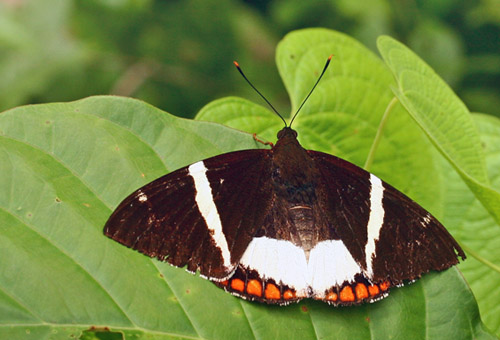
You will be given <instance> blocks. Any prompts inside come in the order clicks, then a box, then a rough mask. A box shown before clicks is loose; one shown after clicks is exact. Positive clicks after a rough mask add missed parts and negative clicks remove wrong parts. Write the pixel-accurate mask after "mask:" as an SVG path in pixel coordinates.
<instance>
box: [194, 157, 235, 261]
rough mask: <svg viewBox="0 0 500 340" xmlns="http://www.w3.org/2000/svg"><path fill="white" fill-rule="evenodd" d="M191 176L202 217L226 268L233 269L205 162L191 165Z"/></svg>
mask: <svg viewBox="0 0 500 340" xmlns="http://www.w3.org/2000/svg"><path fill="white" fill-rule="evenodd" d="M188 171H189V175H191V177H193V180H194V186H195V189H196V196H195V201H196V204H197V205H198V210H199V211H200V214H201V216H203V218H204V219H205V223H206V224H207V227H208V229H209V230H210V231H212V232H213V234H212V239H213V240H214V242H215V245H216V246H217V247H218V248H219V249H220V251H221V253H222V259H223V260H224V267H226V268H230V267H231V254H230V252H229V248H228V246H227V240H226V236H225V235H224V233H223V231H222V223H221V220H220V216H219V212H218V211H217V207H216V206H215V202H214V198H213V195H212V188H211V187H210V182H209V181H208V178H207V168H205V165H204V164H203V161H200V162H197V163H194V164H191V165H190V166H189V167H188Z"/></svg>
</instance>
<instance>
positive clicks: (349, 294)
mask: <svg viewBox="0 0 500 340" xmlns="http://www.w3.org/2000/svg"><path fill="white" fill-rule="evenodd" d="M355 299H356V298H355V297H354V292H353V291H352V288H351V286H345V287H344V288H342V290H341V291H340V301H354V300H355Z"/></svg>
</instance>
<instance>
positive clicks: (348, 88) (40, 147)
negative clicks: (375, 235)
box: [0, 30, 491, 339]
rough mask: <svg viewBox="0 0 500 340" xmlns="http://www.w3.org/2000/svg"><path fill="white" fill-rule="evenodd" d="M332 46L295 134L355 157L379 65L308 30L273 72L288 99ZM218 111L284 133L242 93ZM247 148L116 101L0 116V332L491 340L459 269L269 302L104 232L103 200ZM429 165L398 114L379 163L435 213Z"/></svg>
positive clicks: (374, 100) (413, 130) (229, 135)
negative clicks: (348, 292)
mask: <svg viewBox="0 0 500 340" xmlns="http://www.w3.org/2000/svg"><path fill="white" fill-rule="evenodd" d="M300 46H302V48H300ZM318 48H319V49H320V51H319V52H315V51H317V49H318ZM323 50H324V51H327V53H325V55H324V56H323ZM320 52H321V53H320ZM332 53H333V54H335V55H336V57H335V58H336V59H335V61H336V63H335V64H334V66H335V67H334V68H332V70H333V74H332V72H331V71H329V73H328V74H327V75H326V78H325V81H324V82H322V83H321V85H320V87H319V88H318V91H317V92H316V93H315V94H314V95H313V97H311V101H310V102H309V103H308V104H307V105H306V107H305V108H304V109H305V111H304V112H303V113H302V114H301V115H302V116H299V118H298V119H297V122H296V123H294V124H296V125H295V126H294V127H295V128H297V130H298V131H299V134H300V137H301V141H302V143H303V144H304V146H306V147H308V148H314V149H318V150H323V151H327V152H331V153H335V154H337V155H340V156H342V157H344V158H347V159H349V160H351V161H353V162H355V163H357V164H360V165H362V164H363V163H364V161H365V159H366V157H367V154H368V150H369V149H370V145H371V142H372V140H373V138H374V136H375V134H376V132H377V130H378V122H379V120H380V118H381V116H382V114H383V112H384V110H385V107H386V106H387V105H388V103H389V102H390V101H391V99H392V96H391V92H390V89H389V86H390V84H391V81H392V79H391V75H390V73H389V72H388V71H387V70H386V69H385V67H384V66H383V64H382V63H381V62H380V60H378V59H377V58H376V57H375V56H374V55H372V54H371V53H370V52H368V51H367V50H366V49H365V48H364V47H363V46H361V45H360V44H358V43H357V42H355V41H353V40H352V39H350V38H348V37H346V36H344V35H342V34H339V33H335V32H331V31H326V30H309V31H300V32H296V33H293V34H290V35H288V36H287V37H286V38H285V39H284V41H283V42H282V43H281V44H280V46H279V49H278V55H277V61H278V66H279V69H280V72H281V73H282V74H284V72H292V73H293V74H294V76H293V77H290V78H287V77H285V83H286V86H287V88H288V89H294V91H293V92H292V91H291V93H292V95H291V97H292V98H294V99H292V102H293V103H295V104H294V105H295V106H296V105H297V104H296V103H298V102H300V98H299V97H301V96H302V95H303V94H304V93H306V92H307V89H308V88H310V87H311V86H312V83H314V76H312V77H308V76H307V75H308V74H314V73H315V72H318V71H320V70H321V68H322V66H323V63H324V61H325V60H326V57H327V56H328V55H330V54H332ZM292 55H293V58H292V57H291V56H292ZM350 55H352V59H351V57H350ZM365 63H366V64H365ZM359 65H369V67H367V66H366V67H365V66H361V67H360V66H359ZM348 66H349V67H348ZM351 66H352V68H351ZM337 77H338V78H341V79H342V81H338V80H337V79H336V78H337ZM297 81H298V82H303V84H302V85H300V84H296V83H295V82H297ZM342 82H344V83H345V84H342ZM332 94H334V95H332ZM217 116H220V117H222V118H221V119H220V120H223V121H226V122H228V123H229V124H230V125H234V126H238V127H239V128H240V129H245V128H246V127H248V126H251V127H253V128H255V129H254V130H253V131H252V130H251V132H258V133H259V134H260V133H261V132H262V137H263V138H267V139H270V140H273V141H274V140H275V136H274V135H275V133H276V132H277V130H278V129H279V128H281V123H280V121H279V119H277V118H276V117H274V116H273V115H272V113H270V112H269V111H266V109H264V108H262V107H260V106H258V105H255V104H251V103H249V102H247V101H244V100H241V99H236V98H229V99H225V100H220V101H217V102H214V103H212V104H209V106H207V107H206V108H205V109H204V110H202V112H201V113H200V116H199V117H200V118H203V119H211V118H214V119H213V120H215V117H217ZM256 147H263V146H262V145H261V144H260V143H256V142H255V141H254V140H253V138H252V136H251V135H250V134H244V133H241V132H238V131H235V130H231V129H228V128H225V127H222V126H220V125H218V124H214V123H209V122H193V121H189V120H183V119H179V118H175V117H173V116H170V115H169V114H167V113H165V112H162V111H160V110H157V109H155V108H153V107H151V106H149V105H147V104H145V103H142V102H139V101H136V100H132V99H124V98H118V97H94V98H89V99H85V100H81V101H78V102H73V103H66V104H45V105H34V106H28V107H21V108H17V109H14V110H10V111H7V112H4V113H3V114H1V115H0V171H1V173H2V176H0V228H1V229H0V338H2V339H3V338H5V339H50V338H51V339H67V338H75V337H78V335H79V334H80V332H81V331H83V330H85V329H91V328H92V327H93V326H95V327H100V328H103V327H109V328H110V329H111V330H112V331H119V332H122V333H123V334H124V335H125V338H126V339H146V338H147V339H174V338H188V339H233V338H257V339H281V338H283V339H315V338H322V339H344V338H345V339H351V338H368V337H370V338H373V339H387V338H401V337H404V338H409V339H413V338H414V339H420V338H424V337H426V338H430V339H432V338H436V339H447V338H449V339H457V338H460V339H470V338H485V339H486V338H491V336H490V335H489V334H488V333H487V332H485V331H484V326H483V324H482V323H481V320H480V318H479V313H478V309H477V305H476V302H475V301H474V298H473V296H472V294H471V292H470V290H469V288H468V286H467V284H466V282H465V281H464V279H463V278H462V277H461V275H460V274H459V273H458V271H457V270H456V269H454V268H453V269H450V270H448V271H445V272H441V273H431V274H428V275H425V276H424V277H423V278H422V279H421V280H419V281H418V282H416V283H414V284H412V285H409V286H407V287H403V288H396V289H393V291H392V292H391V294H390V296H389V297H388V298H387V299H385V300H382V301H380V302H377V303H374V304H369V305H362V306H357V307H349V308H334V307H331V306H328V305H326V304H323V303H319V302H315V301H304V302H301V303H299V304H295V305H291V306H287V307H276V306H267V305H262V304H258V303H250V302H246V301H243V300H241V299H238V298H235V297H233V296H231V295H229V294H226V293H225V292H223V291H222V290H220V289H218V288H217V287H215V286H214V285H212V284H211V283H210V282H208V281H206V280H203V279H201V278H199V277H196V276H192V275H190V274H187V273H186V272H185V271H184V270H182V269H178V268H173V267H170V266H168V265H166V264H165V263H161V262H158V261H156V260H151V259H149V258H147V257H146V256H143V255H141V254H139V253H137V252H134V251H131V250H129V249H128V248H126V247H123V246H121V245H119V244H117V243H116V242H114V241H112V240H110V239H108V238H106V237H104V236H103V235H102V227H103V225H104V223H105V221H106V219H107V217H108V216H109V214H110V213H111V211H112V209H114V208H115V207H116V206H117V204H118V203H119V201H120V200H121V199H123V198H124V197H125V196H126V195H127V194H128V193H130V192H131V191H132V190H134V189H136V188H137V187H139V186H140V185H142V184H145V183H147V182H149V181H150V180H152V179H154V178H156V177H158V176H160V175H162V174H164V173H166V172H168V171H171V170H174V169H176V168H178V167H181V166H183V165H187V164H189V163H191V162H194V161H196V160H199V159H203V158H206V157H210V156H213V155H216V154H220V153H222V152H226V151H232V150H238V149H243V148H256ZM436 159H437V158H436V153H435V152H434V151H433V149H432V147H431V145H430V143H428V142H427V139H426V137H425V136H424V135H423V133H422V132H421V131H420V129H419V128H417V127H415V126H414V124H413V123H412V120H411V119H410V118H409V117H408V116H407V114H406V113H405V112H404V110H403V109H402V107H400V106H396V107H394V109H393V112H392V115H391V119H390V120H389V121H388V122H387V125H386V126H385V129H384V131H383V133H382V138H381V142H380V144H379V148H378V149H377V152H376V157H375V159H374V163H373V169H372V170H373V171H374V172H375V173H377V174H378V175H379V176H381V177H383V178H384V179H385V180H387V181H388V182H390V183H392V184H394V185H396V186H397V187H399V188H400V189H401V190H403V191H405V192H406V193H408V194H409V195H410V196H412V197H413V198H414V199H416V200H417V201H419V202H420V203H422V204H423V205H424V206H425V207H426V208H428V209H430V210H431V211H432V212H433V213H434V214H436V215H437V216H443V215H445V213H446V208H445V207H444V206H443V201H444V198H445V197H447V196H446V192H445V190H446V188H447V186H446V185H445V184H443V183H442V178H443V175H442V172H441V168H440V164H441V163H440V162H439V161H438V160H436ZM393 169H398V171H397V172H395V171H393ZM451 230H452V232H454V229H453V228H451Z"/></svg>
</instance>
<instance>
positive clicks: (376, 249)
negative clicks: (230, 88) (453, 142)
mask: <svg viewBox="0 0 500 340" xmlns="http://www.w3.org/2000/svg"><path fill="white" fill-rule="evenodd" d="M330 60H331V57H330V58H329V59H328V60H327V63H326V64H325V67H324V69H323V71H322V73H321V75H320V76H319V78H318V80H317V82H316V84H315V85H314V87H313V88H312V90H311V92H309V94H308V95H307V97H306V99H305V100H304V101H303V103H302V105H304V103H305V102H306V100H307V99H308V98H309V96H310V95H311V93H312V92H313V90H314V88H315V87H316V85H317V84H318V83H319V81H320V79H321V77H322V76H323V74H324V73H325V71H326V69H327V68H328V65H329V63H330ZM235 65H236V67H237V69H238V70H239V72H240V73H241V74H242V76H243V77H244V78H245V80H247V81H248V79H247V78H246V76H245V75H244V74H243V72H242V71H241V68H240V67H239V65H238V64H237V63H236V62H235ZM248 83H249V84H250V85H251V86H252V87H253V88H254V89H255V87H254V86H253V85H252V83H250V81H248ZM255 90H256V91H257V92H258V93H259V95H261V96H262V94H260V92H259V91H258V90H257V89H255ZM262 97H263V98H264V100H265V101H266V102H267V103H268V104H269V105H270V106H271V107H272V105H271V104H270V103H269V102H268V101H267V99H266V98H265V97H264V96H262ZM302 105H301V106H300V108H301V107H302ZM272 108H273V110H274V107H272ZM300 108H299V110H297V112H296V114H295V115H294V117H293V118H292V120H291V122H290V124H287V123H286V121H285V120H284V119H283V117H281V115H279V113H278V112H277V111H276V110H275V112H276V113H277V114H278V116H279V117H280V118H281V119H282V120H283V122H284V123H285V127H284V128H283V129H282V130H281V131H279V132H278V135H277V138H278V140H277V142H276V144H275V145H272V147H271V149H252V150H243V151H235V152H229V153H226V154H222V155H218V156H215V157H211V158H208V159H204V160H201V161H199V162H196V163H194V164H191V165H189V166H186V167H183V168H181V169H178V170H176V171H173V172H171V173H169V174H167V175H165V176H163V177H160V178H158V179H156V180H154V181H153V182H151V183H149V184H147V185H145V186H143V187H141V188H139V189H137V190H136V191H135V192H133V193H132V194H130V195H129V196H128V197H127V198H125V199H124V200H123V201H122V202H121V203H120V204H119V206H118V207H117V208H116V210H115V211H114V212H113V213H112V215H111V217H110V218H109V220H108V221H107V223H106V225H105V227H104V234H105V235H106V236H108V237H110V238H112V239H113V240H115V241H118V242H119V243H121V244H123V245H125V246H127V247H130V248H132V249H135V250H137V251H139V252H141V253H143V254H146V255H148V256H150V257H153V258H157V259H159V260H161V261H166V262H168V263H170V264H171V265H173V266H177V267H186V269H187V270H188V271H190V272H193V273H194V272H199V273H200V275H201V276H202V277H204V278H206V279H208V280H210V281H212V282H214V283H215V284H216V285H217V286H219V287H221V288H223V289H225V290H226V291H228V292H230V293H231V294H233V295H236V296H239V297H242V298H244V299H247V300H252V301H260V302H265V303H270V304H279V305H286V304H289V303H291V302H297V301H300V300H301V299H304V298H312V299H316V300H321V301H324V302H327V303H329V304H333V305H351V304H359V303H362V302H373V301H377V300H379V299H381V298H383V297H385V296H387V295H388V293H389V289H390V288H391V287H393V286H399V285H402V284H404V283H406V282H411V281H414V280H416V279H418V278H419V277H420V276H421V275H422V274H424V273H427V272H429V271H431V270H435V271H440V270H444V269H446V268H449V267H450V266H453V265H455V264H457V263H458V261H459V257H461V258H462V259H465V254H464V252H463V250H462V249H461V248H460V246H459V244H458V243H457V242H456V241H455V240H454V239H453V237H452V236H451V235H450V234H449V233H448V232H447V230H446V229H445V228H444V226H443V225H442V224H441V223H440V222H439V221H438V220H437V219H436V218H435V217H433V216H432V215H431V214H430V213H429V212H427V211H426V210H425V209H423V208H422V207H420V206H419V205H418V204H417V203H415V202H414V201H412V200H411V199H410V198H408V197H407V196H405V195H404V194H403V193H401V192H399V191H398V190H396V189H395V188H393V187H392V186H391V185H389V184H387V183H385V182H384V181H382V180H381V179H379V178H378V177H377V176H375V175H373V174H371V173H369V172H367V171H365V170H363V169H362V168H360V167H358V166H356V165H354V164H352V163H349V162H347V161H345V160H343V159H340V158H338V157H335V156H333V155H330V154H326V153H323V152H318V151H313V150H306V149H304V148H303V147H302V146H301V145H300V143H299V142H298V140H297V132H296V131H295V130H293V129H292V128H291V124H292V123H293V120H294V119H295V117H296V115H297V113H298V112H299V111H300Z"/></svg>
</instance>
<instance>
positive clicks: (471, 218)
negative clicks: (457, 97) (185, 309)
mask: <svg viewBox="0 0 500 340" xmlns="http://www.w3.org/2000/svg"><path fill="white" fill-rule="evenodd" d="M472 117H473V119H474V122H475V124H476V125H477V127H478V131H479V136H480V138H481V144H482V145H483V149H484V154H485V159H486V166H487V171H488V175H489V178H490V179H491V183H492V186H493V187H494V188H496V189H497V190H498V189H500V120H499V119H498V118H495V117H492V116H487V115H483V114H474V115H473V116H472ZM443 172H444V173H446V183H447V185H448V189H447V191H446V197H445V205H446V206H447V211H446V213H445V216H444V217H443V220H442V221H443V222H444V223H445V224H446V225H455V226H456V228H455V229H454V230H455V234H456V236H457V237H458V238H459V239H460V241H461V243H462V245H463V246H464V248H465V250H466V252H467V254H468V255H469V258H468V259H467V261H465V262H463V263H461V264H460V265H459V269H460V270H461V271H462V273H463V274H464V276H465V277H466V278H467V282H468V283H469V285H470V286H471V288H472V290H473V292H474V296H475V297H476V299H477V301H478V304H479V308H480V310H481V316H482V319H483V320H484V322H485V324H486V325H487V326H488V327H489V328H490V329H492V330H493V331H495V333H496V334H497V336H500V307H499V303H498V301H500V266H499V264H500V229H499V228H498V225H497V224H496V223H495V220H494V219H493V217H492V216H491V215H490V214H489V213H488V211H487V210H486V209H485V208H484V207H483V206H482V205H481V202H479V201H478V200H477V198H475V196H474V195H473V193H472V192H471V191H470V190H469V189H468V187H467V186H466V185H465V183H464V182H463V181H461V180H460V177H459V175H458V174H457V173H456V172H455V171H453V169H452V168H451V166H450V165H449V164H448V163H447V162H445V161H443Z"/></svg>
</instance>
